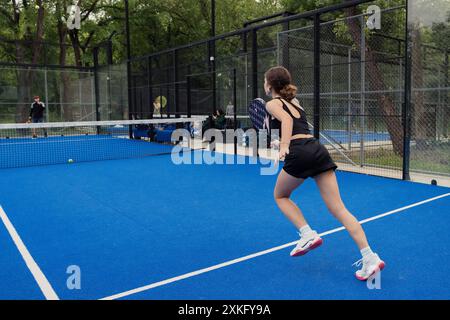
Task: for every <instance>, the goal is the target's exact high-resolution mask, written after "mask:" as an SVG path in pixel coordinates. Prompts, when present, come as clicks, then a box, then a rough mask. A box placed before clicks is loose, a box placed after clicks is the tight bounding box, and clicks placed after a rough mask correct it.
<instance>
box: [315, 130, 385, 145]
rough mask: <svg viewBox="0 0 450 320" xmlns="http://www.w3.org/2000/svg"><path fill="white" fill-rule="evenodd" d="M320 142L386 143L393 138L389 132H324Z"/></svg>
mask: <svg viewBox="0 0 450 320" xmlns="http://www.w3.org/2000/svg"><path fill="white" fill-rule="evenodd" d="M321 133H322V137H321V139H320V141H321V142H322V143H324V144H328V143H359V142H361V139H362V140H363V141H364V142H380V141H381V142H386V141H391V136H390V135H389V133H387V132H373V131H366V132H364V133H362V132H360V131H346V130H329V129H327V130H323V131H321Z"/></svg>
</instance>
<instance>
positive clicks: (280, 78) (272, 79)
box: [265, 67, 297, 101]
mask: <svg viewBox="0 0 450 320" xmlns="http://www.w3.org/2000/svg"><path fill="white" fill-rule="evenodd" d="M265 77H266V80H267V83H268V84H269V85H270V86H271V87H272V88H273V90H275V92H276V93H278V94H279V95H280V96H281V97H282V98H283V99H285V100H288V101H291V100H292V99H294V98H295V96H296V94H297V87H296V86H294V85H293V84H292V77H291V74H290V73H289V71H288V70H287V69H286V68H284V67H273V68H270V69H269V70H267V72H266V74H265Z"/></svg>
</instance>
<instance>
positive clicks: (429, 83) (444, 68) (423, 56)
mask: <svg viewBox="0 0 450 320" xmlns="http://www.w3.org/2000/svg"><path fill="white" fill-rule="evenodd" d="M449 10H450V8H449ZM355 12H356V11H355V9H354V8H350V9H347V10H346V11H345V14H346V17H344V18H341V19H337V20H334V21H328V22H322V23H321V24H320V43H319V45H320V49H319V52H320V111H319V112H320V136H321V140H322V142H323V143H325V144H326V145H327V146H328V147H329V149H330V151H331V152H332V153H333V156H334V157H335V158H336V160H337V161H340V162H342V163H345V164H350V165H351V166H353V167H356V166H358V167H362V168H366V171H365V172H370V173H376V174H382V175H388V176H393V177H398V178H400V177H401V176H402V173H403V172H402V170H403V169H404V168H403V167H404V154H403V153H404V150H405V148H404V142H405V141H408V140H405V136H404V132H405V131H404V129H405V128H404V126H403V125H404V119H403V116H404V114H403V112H404V109H403V106H404V103H405V100H404V99H405V61H406V60H405V43H406V34H407V33H406V30H405V29H406V10H405V6H398V7H393V8H385V9H382V11H381V17H382V28H381V29H380V30H369V28H368V27H367V25H366V22H367V19H368V15H367V14H359V15H353V13H355ZM421 26H422V29H420V27H419V24H416V27H413V28H412V29H411V31H410V32H412V37H411V39H410V45H411V47H412V64H411V65H412V104H411V118H410V120H411V129H410V130H411V131H410V150H411V152H410V154H407V155H405V156H406V157H409V159H408V160H409V163H410V170H411V171H413V172H423V173H438V174H444V175H445V174H450V148H449V143H448V128H449V124H450V118H449V105H448V101H449V100H448V97H449V87H448V75H449V65H448V50H446V49H442V48H439V45H437V44H432V43H427V42H425V41H424V40H423V38H424V37H425V35H424V34H426V32H429V31H430V30H429V28H425V27H423V24H421ZM444 27H446V28H448V22H447V25H446V26H443V25H441V28H444ZM278 61H279V64H280V65H283V66H286V67H287V68H288V69H289V70H290V71H291V73H292V74H293V77H294V82H295V83H296V84H297V85H298V87H299V94H298V98H299V100H300V102H301V103H302V105H303V107H304V108H305V109H306V111H307V113H308V115H309V116H310V118H311V119H312V118H313V116H314V103H313V102H314V99H313V98H314V97H313V93H314V89H315V88H314V26H313V25H311V26H305V27H302V28H298V29H294V30H289V31H285V32H282V33H280V34H279V35H278ZM406 132H408V131H406ZM353 169H354V168H353Z"/></svg>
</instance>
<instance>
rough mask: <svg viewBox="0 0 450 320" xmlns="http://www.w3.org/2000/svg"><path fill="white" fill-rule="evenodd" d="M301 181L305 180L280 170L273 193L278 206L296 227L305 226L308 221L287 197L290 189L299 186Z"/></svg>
mask: <svg viewBox="0 0 450 320" xmlns="http://www.w3.org/2000/svg"><path fill="white" fill-rule="evenodd" d="M303 181H305V180H303V179H298V178H295V177H293V176H291V175H289V174H288V173H286V171H284V170H281V172H280V174H279V175H278V179H277V183H276V185H275V190H274V193H273V195H274V198H275V202H276V203H277V205H278V207H279V208H280V210H281V211H282V212H283V213H284V215H285V216H286V217H287V218H288V219H289V220H290V221H291V222H292V223H293V224H294V225H295V226H296V227H297V229H300V228H301V227H304V226H306V225H307V224H308V223H307V222H306V220H305V217H304V216H303V214H302V211H301V210H300V208H299V207H297V205H296V204H295V203H294V202H293V201H292V200H291V199H289V197H290V196H291V193H292V191H294V190H295V189H296V188H297V187H298V186H300V185H301V184H302V183H303Z"/></svg>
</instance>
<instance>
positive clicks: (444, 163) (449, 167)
mask: <svg viewBox="0 0 450 320" xmlns="http://www.w3.org/2000/svg"><path fill="white" fill-rule="evenodd" d="M349 157H350V158H351V159H352V160H353V161H355V162H356V163H359V162H360V157H359V151H355V152H352V153H351V154H349ZM365 163H366V164H370V165H375V166H377V165H378V166H386V167H392V168H398V169H399V170H401V169H402V167H403V158H402V157H400V156H398V155H396V154H394V152H393V151H392V150H390V149H388V148H379V149H376V150H366V152H365ZM410 169H411V170H418V171H425V172H437V173H445V174H450V143H440V144H436V145H433V146H428V147H426V148H423V147H422V148H420V149H419V148H417V147H412V148H411V158H410Z"/></svg>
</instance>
